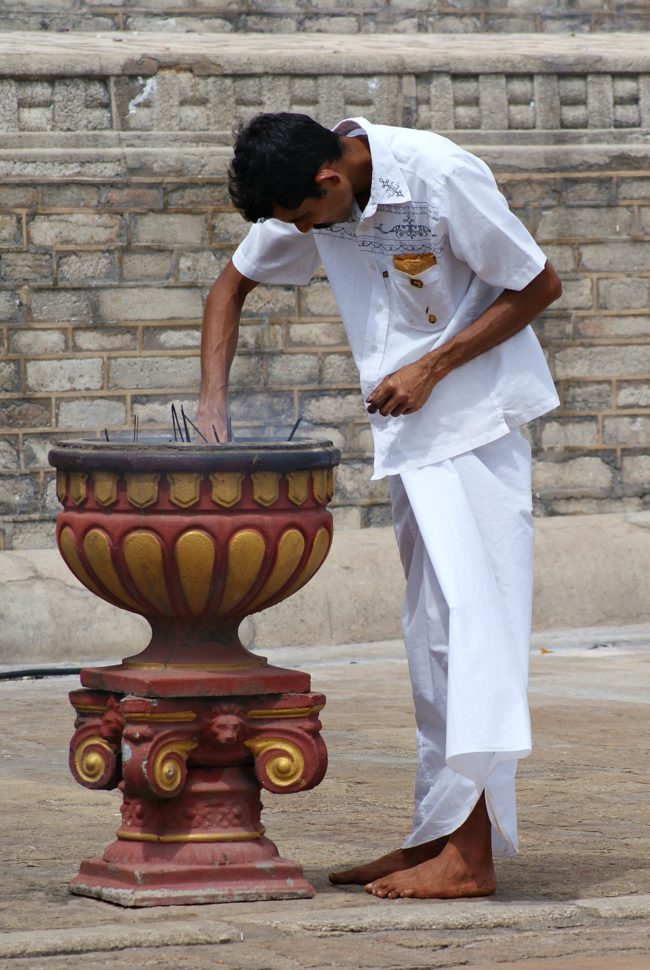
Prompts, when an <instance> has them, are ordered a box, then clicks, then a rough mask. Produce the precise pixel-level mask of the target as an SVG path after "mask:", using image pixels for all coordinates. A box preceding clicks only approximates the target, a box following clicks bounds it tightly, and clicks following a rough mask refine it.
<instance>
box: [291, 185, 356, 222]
mask: <svg viewBox="0 0 650 970" xmlns="http://www.w3.org/2000/svg"><path fill="white" fill-rule="evenodd" d="M319 188H320V190H321V192H322V193H323V194H322V195H321V196H320V197H318V198H315V197H314V198H312V197H308V198H306V199H305V200H304V201H303V202H302V203H301V204H300V205H299V206H298V208H297V209H283V208H282V206H279V205H276V206H275V207H274V209H273V218H274V219H279V220H280V222H290V223H292V224H293V225H294V226H295V227H296V229H299V230H300V232H309V231H310V229H327V228H329V226H333V225H334V224H335V223H337V222H347V220H348V218H349V217H350V213H351V212H352V206H353V203H354V195H353V192H352V186H351V185H350V182H349V180H348V179H346V178H345V177H344V176H336V177H335V178H328V179H326V180H325V181H322V182H321V183H320V185H319Z"/></svg>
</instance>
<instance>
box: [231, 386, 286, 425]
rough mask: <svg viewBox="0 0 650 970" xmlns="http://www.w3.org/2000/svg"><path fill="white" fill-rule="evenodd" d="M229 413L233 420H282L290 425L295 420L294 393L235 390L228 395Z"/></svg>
mask: <svg viewBox="0 0 650 970" xmlns="http://www.w3.org/2000/svg"><path fill="white" fill-rule="evenodd" d="M229 406H230V413H231V415H232V419H233V421H237V422H248V421H251V420H255V421H256V422H258V423H261V424H263V425H264V424H266V425H271V424H276V423H277V422H282V423H283V424H285V425H288V426H289V429H291V426H292V425H293V423H294V421H295V420H296V415H295V410H294V395H293V393H292V392H290V391H268V392H266V393H264V394H258V393H255V392H250V391H235V392H234V393H232V394H231V395H230V397H229Z"/></svg>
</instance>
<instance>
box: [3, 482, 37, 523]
mask: <svg viewBox="0 0 650 970" xmlns="http://www.w3.org/2000/svg"><path fill="white" fill-rule="evenodd" d="M36 505H37V492H36V484H35V482H34V479H33V478H31V477H30V476H29V475H15V476H13V477H9V476H7V477H6V478H3V477H1V476H0V515H24V514H29V513H30V512H32V513H33V512H35V511H36Z"/></svg>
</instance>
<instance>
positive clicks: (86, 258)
mask: <svg viewBox="0 0 650 970" xmlns="http://www.w3.org/2000/svg"><path fill="white" fill-rule="evenodd" d="M57 270H58V276H59V281H60V282H62V283H77V284H79V283H84V284H86V285H87V286H92V285H93V284H95V283H105V282H107V281H109V280H116V279H117V260H116V257H115V253H112V252H107V253H101V252H91V253H70V254H69V255H66V256H59V257H58V259H57Z"/></svg>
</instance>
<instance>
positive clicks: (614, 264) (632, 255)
mask: <svg viewBox="0 0 650 970" xmlns="http://www.w3.org/2000/svg"><path fill="white" fill-rule="evenodd" d="M580 264H581V267H582V268H583V269H586V270H591V271H595V272H599V273H616V272H621V273H638V272H647V271H648V270H650V246H647V245H646V244H645V243H643V242H640V241H639V242H637V241H633V240H621V241H618V242H611V243H604V242H603V243H583V244H582V245H581V246H580Z"/></svg>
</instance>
